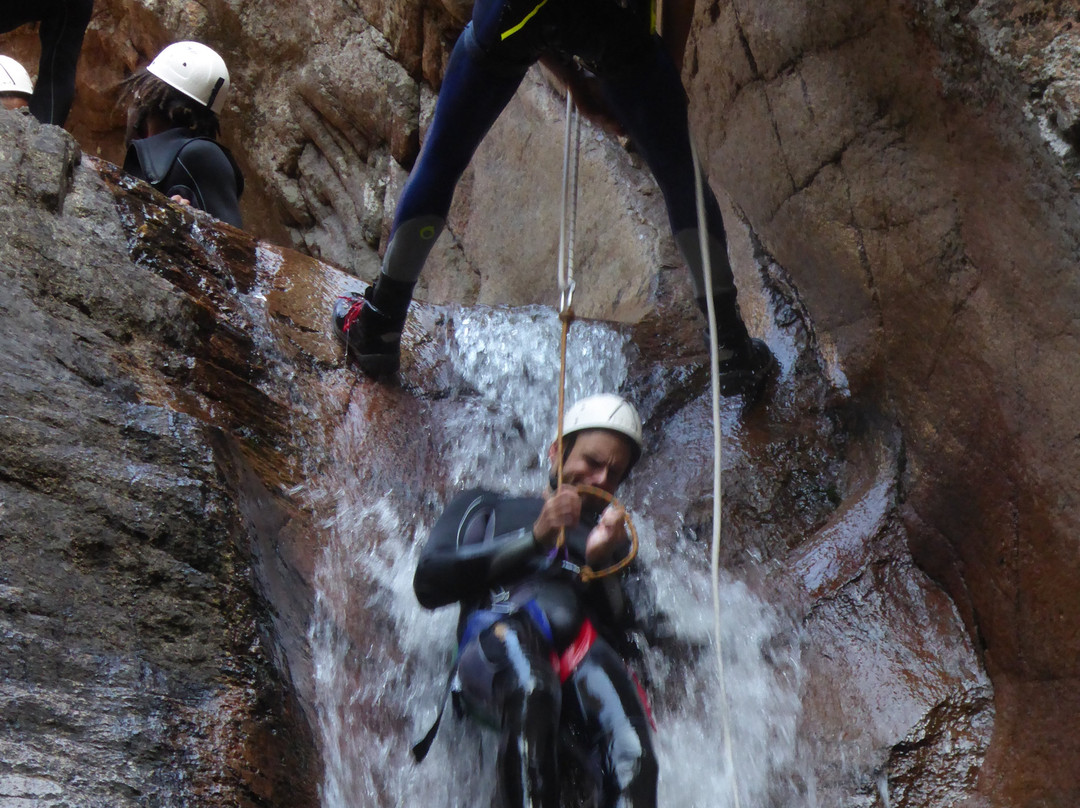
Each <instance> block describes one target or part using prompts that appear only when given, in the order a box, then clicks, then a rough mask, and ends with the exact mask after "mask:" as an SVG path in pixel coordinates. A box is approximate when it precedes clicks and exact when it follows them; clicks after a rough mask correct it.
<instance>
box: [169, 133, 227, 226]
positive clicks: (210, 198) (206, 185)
mask: <svg viewBox="0 0 1080 808" xmlns="http://www.w3.org/2000/svg"><path fill="white" fill-rule="evenodd" d="M176 167H177V168H178V169H180V171H179V172H178V173H179V174H180V175H181V176H183V177H184V181H183V182H177V183H176V184H175V185H172V186H170V187H169V188H164V189H163V190H164V192H165V195H166V196H172V195H173V194H180V195H181V196H183V197H184V198H186V199H188V200H190V202H191V204H192V205H194V206H195V207H197V208H199V209H200V210H205V211H206V212H207V213H209V214H210V215H211V216H216V217H217V218H219V219H221V221H223V222H228V223H229V224H231V225H233V226H235V227H243V222H242V220H241V217H240V188H239V183H238V182H237V175H236V169H235V168H234V167H233V163H232V161H231V160H230V159H229V158H228V156H226V154H225V152H224V150H223V149H222V148H221V147H220V146H218V145H217V144H216V143H214V142H213V141H209V140H203V139H197V140H192V141H191V142H190V143H188V144H187V145H186V146H184V148H183V149H181V150H180V152H179V153H178V154H177V155H176Z"/></svg>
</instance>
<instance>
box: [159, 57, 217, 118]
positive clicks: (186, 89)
mask: <svg viewBox="0 0 1080 808" xmlns="http://www.w3.org/2000/svg"><path fill="white" fill-rule="evenodd" d="M146 69H147V70H148V71H149V72H150V73H152V74H153V75H155V76H157V77H158V78H159V79H161V80H162V81H163V82H165V83H166V84H168V85H169V86H170V87H173V88H175V89H177V90H179V91H180V92H182V93H183V94H184V95H186V96H187V97H188V98H193V99H195V100H196V101H198V102H199V103H200V104H202V105H203V106H204V107H209V108H210V111H211V112H214V113H216V114H220V113H221V110H222V108H223V107H224V106H225V95H226V93H228V91H229V69H228V68H227V67H226V66H225V60H224V59H222V58H221V57H220V56H219V55H218V53H217V51H215V50H214V49H213V48H208V47H207V46H206V45H203V44H202V43H201V42H174V43H173V44H172V45H169V47H167V48H165V50H163V51H162V52H161V53H159V54H158V55H157V56H156V57H155V58H154V61H152V62H151V63H150V64H149V65H147V68H146Z"/></svg>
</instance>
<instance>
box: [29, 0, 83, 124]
mask: <svg viewBox="0 0 1080 808" xmlns="http://www.w3.org/2000/svg"><path fill="white" fill-rule="evenodd" d="M47 5H48V11H47V13H45V14H44V15H43V16H42V18H41V30H40V32H39V33H40V37H41V60H40V62H39V63H38V76H37V81H36V82H35V84H34V95H33V97H32V98H31V99H30V111H31V112H32V113H33V114H34V117H35V118H37V119H38V120H39V121H41V122H42V123H52V124H56V125H57V126H63V125H64V123H65V122H66V121H67V116H68V112H69V111H70V110H71V102H72V101H73V100H74V98H75V71H76V67H77V65H78V62H79V54H80V53H81V52H82V43H83V36H84V35H85V33H86V26H87V25H89V24H90V17H91V15H92V14H93V12H94V0H59V1H58V2H52V3H48V4H47Z"/></svg>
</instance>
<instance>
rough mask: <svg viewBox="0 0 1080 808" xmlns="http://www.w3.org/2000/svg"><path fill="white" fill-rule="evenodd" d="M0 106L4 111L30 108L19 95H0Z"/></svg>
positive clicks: (24, 97) (28, 103)
mask: <svg viewBox="0 0 1080 808" xmlns="http://www.w3.org/2000/svg"><path fill="white" fill-rule="evenodd" d="M0 105H3V107H4V109H19V108H20V107H28V106H30V102H29V101H27V100H26V96H25V95H22V94H20V93H0Z"/></svg>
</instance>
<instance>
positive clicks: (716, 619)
mask: <svg viewBox="0 0 1080 808" xmlns="http://www.w3.org/2000/svg"><path fill="white" fill-rule="evenodd" d="M690 156H691V158H692V159H693V163H694V202H695V204H696V205H697V225H698V243H699V246H700V249H701V264H702V270H703V273H704V275H705V308H706V313H707V314H708V318H709V369H710V371H711V375H712V420H713V537H712V597H713V636H714V644H715V647H716V669H717V674H718V675H719V680H720V723H721V727H722V729H723V733H724V748H725V758H726V760H727V765H728V771H730V772H731V794H732V805H734V808H740V802H739V783H738V778H737V776H736V772H735V757H734V754H733V752H732V747H731V715H730V712H731V709H730V706H729V704H728V695H727V684H726V682H725V679H724V655H723V644H722V641H721V637H720V526H721V523H720V520H721V504H722V502H721V492H722V488H721V485H720V474H721V469H722V466H723V462H722V460H723V455H722V450H721V444H720V384H719V375H720V360H719V357H718V356H717V350H718V349H717V344H716V330H717V329H716V309H715V307H714V306H713V296H712V259H711V258H710V256H709V234H708V231H707V229H706V222H705V192H704V190H703V188H702V179H701V165H700V164H699V163H698V155H697V148H695V146H694V141H693V139H691V141H690Z"/></svg>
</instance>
